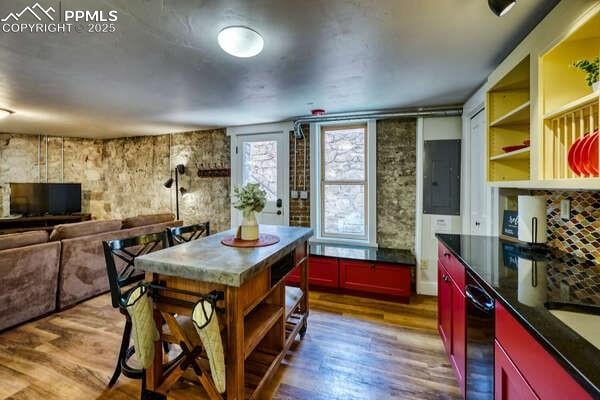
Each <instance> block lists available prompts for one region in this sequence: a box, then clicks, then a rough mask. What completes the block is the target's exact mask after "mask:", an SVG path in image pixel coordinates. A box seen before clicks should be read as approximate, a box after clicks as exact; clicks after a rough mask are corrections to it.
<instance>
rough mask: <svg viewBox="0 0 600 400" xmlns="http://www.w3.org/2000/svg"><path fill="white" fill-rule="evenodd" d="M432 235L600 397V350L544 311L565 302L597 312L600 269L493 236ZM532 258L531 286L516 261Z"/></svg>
mask: <svg viewBox="0 0 600 400" xmlns="http://www.w3.org/2000/svg"><path fill="white" fill-rule="evenodd" d="M436 237H437V238H438V240H440V241H441V242H442V243H443V244H444V245H445V246H446V247H447V248H448V250H450V251H451V252H452V253H453V254H454V256H456V258H457V259H459V260H460V261H461V263H462V264H463V265H465V266H466V267H467V271H468V272H470V273H471V275H472V276H473V278H474V279H475V280H477V281H478V282H479V283H480V284H481V285H483V287H484V288H486V289H487V290H488V291H490V294H493V295H495V297H496V299H497V300H498V301H500V302H501V303H502V304H503V305H504V306H506V308H507V309H508V310H509V311H510V312H511V313H512V314H513V316H515V318H516V319H517V320H518V321H520V322H521V324H522V325H523V326H524V327H525V328H526V329H527V330H528V331H529V332H530V333H531V334H532V335H533V336H534V337H535V338H536V339H537V340H538V342H539V343H540V344H542V346H544V348H546V350H547V351H548V352H549V353H550V354H552V356H553V357H554V358H555V359H556V360H557V361H558V362H559V363H560V364H561V365H563V367H564V368H565V369H566V370H567V371H568V372H569V373H570V374H571V375H572V376H573V377H574V378H575V379H576V380H577V381H578V382H579V383H580V384H581V385H582V386H583V387H584V388H585V389H586V390H587V391H588V392H589V393H590V394H591V395H592V396H594V398H600V349H598V348H596V347H594V346H593V345H592V344H591V343H590V342H588V341H587V340H585V339H584V338H583V337H581V336H580V335H579V334H577V332H575V331H574V330H573V329H571V328H569V327H568V326H567V325H565V324H563V323H562V322H561V321H560V320H559V319H558V318H556V317H554V316H553V315H552V314H551V313H550V312H549V307H552V308H557V307H558V306H559V305H560V306H564V305H569V304H572V305H573V306H574V307H590V308H591V309H593V310H596V312H597V310H600V309H598V308H597V307H598V306H600V267H599V266H595V265H593V264H590V263H589V261H587V260H583V259H578V258H575V257H573V256H571V255H568V254H564V253H560V252H558V251H556V250H554V249H547V251H546V252H545V253H538V254H536V255H531V253H530V254H526V253H527V251H526V250H524V249H523V248H521V247H520V246H519V245H516V244H515V243H511V242H507V241H504V240H501V239H499V238H497V237H489V236H469V235H447V234H437V235H436ZM531 259H535V260H536V261H537V262H536V264H537V268H538V270H537V274H536V275H537V277H538V283H537V284H536V285H535V287H534V286H533V285H532V283H531V280H530V279H519V274H518V267H517V265H518V263H519V262H522V263H523V262H527V261H523V260H531ZM529 265H531V264H529ZM529 268H532V267H531V266H529ZM531 275H532V274H530V275H529V276H531ZM565 309H567V308H565ZM572 311H577V310H576V309H573V310H572ZM580 312H581V311H580ZM596 312H594V313H596ZM599 334H600V333H599Z"/></svg>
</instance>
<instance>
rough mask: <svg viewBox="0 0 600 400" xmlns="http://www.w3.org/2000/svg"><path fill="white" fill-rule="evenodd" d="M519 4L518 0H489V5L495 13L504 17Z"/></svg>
mask: <svg viewBox="0 0 600 400" xmlns="http://www.w3.org/2000/svg"><path fill="white" fill-rule="evenodd" d="M515 4H517V0H488V6H490V10H492V12H493V13H494V14H496V15H497V16H499V17H502V16H503V15H505V14H506V13H507V12H509V11H510V10H511V8H513V7H514V6H515Z"/></svg>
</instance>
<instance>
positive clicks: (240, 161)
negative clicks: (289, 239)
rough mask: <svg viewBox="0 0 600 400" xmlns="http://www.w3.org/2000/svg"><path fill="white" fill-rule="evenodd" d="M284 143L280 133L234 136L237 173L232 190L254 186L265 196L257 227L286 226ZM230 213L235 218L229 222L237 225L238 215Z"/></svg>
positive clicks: (286, 165) (236, 212)
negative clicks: (235, 138)
mask: <svg viewBox="0 0 600 400" xmlns="http://www.w3.org/2000/svg"><path fill="white" fill-rule="evenodd" d="M285 139H287V136H286V135H283V134H281V133H267V134H252V135H239V136H238V140H237V146H236V149H235V158H236V160H235V163H237V166H236V167H237V168H238V171H239V173H237V174H236V176H237V179H236V182H232V183H233V185H234V187H239V186H244V185H247V184H248V183H258V184H259V185H260V187H261V188H262V189H263V190H264V191H265V192H266V193H267V203H266V205H265V209H264V210H263V211H262V212H261V213H260V214H258V222H259V224H268V225H288V210H287V203H288V201H287V186H286V185H285V176H286V174H285V173H284V172H285V169H286V168H288V163H287V160H288V155H287V154H285V145H284V144H285V143H284V140H285ZM232 201H235V199H232ZM232 212H233V213H235V214H236V215H235V218H232V221H234V220H235V221H241V216H240V215H241V213H240V212H239V211H238V210H235V209H233V210H232ZM232 217H234V215H233V214H232ZM234 225H235V223H234Z"/></svg>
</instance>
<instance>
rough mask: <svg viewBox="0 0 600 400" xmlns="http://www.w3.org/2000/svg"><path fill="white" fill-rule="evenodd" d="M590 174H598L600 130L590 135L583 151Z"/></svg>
mask: <svg viewBox="0 0 600 400" xmlns="http://www.w3.org/2000/svg"><path fill="white" fill-rule="evenodd" d="M581 154H582V157H583V160H584V168H585V170H586V171H587V173H588V175H589V176H598V131H595V132H594V133H592V134H591V135H589V138H588V140H587V141H586V143H585V146H584V148H583V150H582V152H581Z"/></svg>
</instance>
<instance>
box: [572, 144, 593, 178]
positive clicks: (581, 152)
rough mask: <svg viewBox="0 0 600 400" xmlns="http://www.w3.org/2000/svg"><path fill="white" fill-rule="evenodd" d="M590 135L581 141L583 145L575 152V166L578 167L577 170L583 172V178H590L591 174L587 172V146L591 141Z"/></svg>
mask: <svg viewBox="0 0 600 400" xmlns="http://www.w3.org/2000/svg"><path fill="white" fill-rule="evenodd" d="M590 137H591V136H590V134H586V135H585V136H584V137H583V139H581V143H580V144H579V146H578V147H577V149H576V151H575V165H577V169H578V170H579V171H580V172H581V176H583V177H588V176H590V174H591V172H590V171H588V170H587V160H586V159H587V151H586V149H587V144H588V142H589V140H590Z"/></svg>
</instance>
